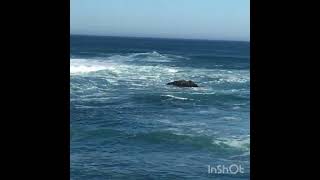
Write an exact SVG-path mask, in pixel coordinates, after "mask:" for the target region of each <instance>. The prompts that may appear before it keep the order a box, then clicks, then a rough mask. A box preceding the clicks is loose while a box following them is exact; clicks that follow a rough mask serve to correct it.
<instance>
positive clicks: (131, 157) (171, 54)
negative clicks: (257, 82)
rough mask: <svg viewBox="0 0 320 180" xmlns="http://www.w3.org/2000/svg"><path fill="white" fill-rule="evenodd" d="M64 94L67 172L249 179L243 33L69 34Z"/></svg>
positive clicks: (76, 175) (168, 179)
mask: <svg viewBox="0 0 320 180" xmlns="http://www.w3.org/2000/svg"><path fill="white" fill-rule="evenodd" d="M181 79H185V80H192V81H194V82H196V83H197V84H198V85H199V87H192V88H190V87H183V88H181V87H174V86H170V85H166V84H167V83H168V82H171V81H175V80H181ZM70 98H71V99H70V112H71V120H70V128H71V129H70V138H71V139H70V141H71V144H70V161H71V164H70V171H71V179H73V180H89V179H90V180H91V179H93V180H100V179H101V180H105V179H116V180H118V179H119V180H120V179H125V180H131V179H132V180H140V179H146V180H149V179H150V180H157V179H163V180H175V179H204V180H206V179H215V180H218V179H221V180H228V179H230V180H231V179H232V180H235V179H250V43H249V42H233V41H211V40H210V41H209V40H184V39H156V38H126V37H100V36H80V35H71V39H70Z"/></svg>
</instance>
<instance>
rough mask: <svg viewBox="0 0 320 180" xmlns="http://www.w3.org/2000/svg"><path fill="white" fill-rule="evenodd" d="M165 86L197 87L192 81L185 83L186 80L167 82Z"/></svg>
mask: <svg viewBox="0 0 320 180" xmlns="http://www.w3.org/2000/svg"><path fill="white" fill-rule="evenodd" d="M167 85H174V86H178V87H199V86H198V85H197V84H196V83H194V82H193V81H190V80H189V81H186V80H179V81H173V82H169V83H168V84H167Z"/></svg>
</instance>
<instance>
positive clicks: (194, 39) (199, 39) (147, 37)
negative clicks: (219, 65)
mask: <svg viewBox="0 0 320 180" xmlns="http://www.w3.org/2000/svg"><path fill="white" fill-rule="evenodd" d="M70 36H96V37H116V38H146V39H167V40H170V39H171V40H193V41H230V42H247V43H250V40H222V39H220V40H218V39H201V38H171V37H150V36H146V37H142V36H120V35H98V34H72V33H70Z"/></svg>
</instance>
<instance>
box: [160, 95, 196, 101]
mask: <svg viewBox="0 0 320 180" xmlns="http://www.w3.org/2000/svg"><path fill="white" fill-rule="evenodd" d="M161 96H162V97H169V98H171V99H178V100H192V99H188V98H184V97H178V96H173V95H161Z"/></svg>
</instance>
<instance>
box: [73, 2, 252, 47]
mask: <svg viewBox="0 0 320 180" xmlns="http://www.w3.org/2000/svg"><path fill="white" fill-rule="evenodd" d="M70 8H71V9H70V13H71V14H70V31H71V32H70V33H71V34H86V35H106V36H129V37H130V36H132V37H159V38H183V39H211V40H240V41H250V0H70Z"/></svg>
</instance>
